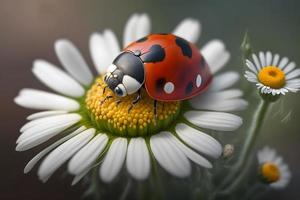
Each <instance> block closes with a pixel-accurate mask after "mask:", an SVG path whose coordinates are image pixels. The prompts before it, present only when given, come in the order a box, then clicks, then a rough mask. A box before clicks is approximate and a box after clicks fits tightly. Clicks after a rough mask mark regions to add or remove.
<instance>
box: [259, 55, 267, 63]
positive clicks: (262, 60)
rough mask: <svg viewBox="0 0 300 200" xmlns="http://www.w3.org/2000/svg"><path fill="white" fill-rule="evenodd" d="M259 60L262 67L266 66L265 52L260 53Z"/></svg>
mask: <svg viewBox="0 0 300 200" xmlns="http://www.w3.org/2000/svg"><path fill="white" fill-rule="evenodd" d="M259 60H260V63H261V66H266V58H265V54H264V53H263V52H259Z"/></svg>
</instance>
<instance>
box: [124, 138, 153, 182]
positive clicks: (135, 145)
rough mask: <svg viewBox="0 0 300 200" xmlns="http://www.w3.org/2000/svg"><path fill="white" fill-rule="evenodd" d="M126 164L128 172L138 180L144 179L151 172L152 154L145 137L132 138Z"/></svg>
mask: <svg viewBox="0 0 300 200" xmlns="http://www.w3.org/2000/svg"><path fill="white" fill-rule="evenodd" d="M126 166H127V170H128V172H129V173H130V174H131V176H132V177H134V178H135V179H137V180H144V179H146V178H147V177H148V176H149V173H150V156H149V152H148V148H147V145H146V142H145V140H144V139H143V138H141V137H139V138H132V139H130V142H129V145H128V150H127V158H126Z"/></svg>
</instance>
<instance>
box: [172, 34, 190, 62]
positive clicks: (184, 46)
mask: <svg viewBox="0 0 300 200" xmlns="http://www.w3.org/2000/svg"><path fill="white" fill-rule="evenodd" d="M175 42H176V44H177V46H179V47H180V49H181V51H182V54H183V55H184V56H187V57H189V58H191V57H192V48H191V47H190V45H189V43H188V41H186V40H184V39H182V38H180V37H176V40H175Z"/></svg>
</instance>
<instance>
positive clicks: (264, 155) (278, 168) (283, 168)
mask: <svg viewBox="0 0 300 200" xmlns="http://www.w3.org/2000/svg"><path fill="white" fill-rule="evenodd" d="M257 159H258V163H259V165H260V167H259V169H260V172H259V174H260V175H261V177H262V178H263V181H265V182H267V183H268V184H269V185H270V187H272V188H275V189H280V188H284V187H286V186H287V185H288V184H289V182H290V179H291V172H290V170H289V167H288V165H287V164H286V163H285V162H284V161H283V159H282V157H281V156H279V155H278V154H277V153H276V151H275V150H274V149H271V148H269V147H264V148H263V149H261V150H260V151H258V153H257Z"/></svg>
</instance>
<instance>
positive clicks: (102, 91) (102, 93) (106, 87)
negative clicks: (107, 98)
mask: <svg viewBox="0 0 300 200" xmlns="http://www.w3.org/2000/svg"><path fill="white" fill-rule="evenodd" d="M107 87H108V86H107V85H106V86H105V87H104V88H103V91H102V94H104V93H105V90H106V88H107Z"/></svg>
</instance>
